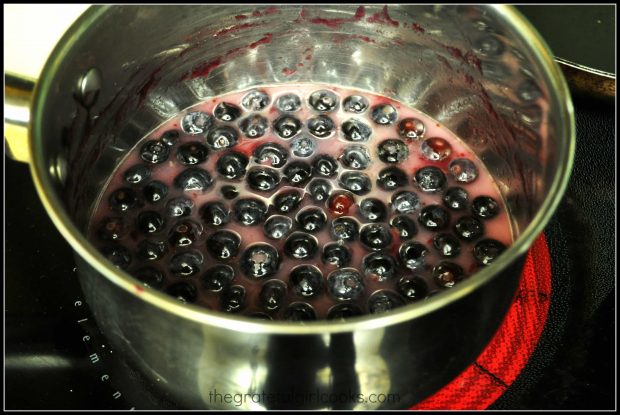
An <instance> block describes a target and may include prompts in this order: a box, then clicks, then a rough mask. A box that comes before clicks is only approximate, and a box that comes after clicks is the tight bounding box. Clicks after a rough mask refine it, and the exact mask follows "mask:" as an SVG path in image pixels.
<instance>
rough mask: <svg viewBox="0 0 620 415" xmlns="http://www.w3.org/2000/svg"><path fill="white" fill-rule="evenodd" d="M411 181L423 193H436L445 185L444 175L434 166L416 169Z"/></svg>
mask: <svg viewBox="0 0 620 415" xmlns="http://www.w3.org/2000/svg"><path fill="white" fill-rule="evenodd" d="M413 180H414V181H415V183H416V184H417V185H418V187H419V188H420V189H421V190H422V191H423V192H438V191H439V190H441V189H442V188H443V187H444V185H445V184H446V175H445V174H443V172H442V171H441V169H439V168H437V167H435V166H427V167H422V168H421V169H418V170H417V171H416V172H415V174H414V175H413Z"/></svg>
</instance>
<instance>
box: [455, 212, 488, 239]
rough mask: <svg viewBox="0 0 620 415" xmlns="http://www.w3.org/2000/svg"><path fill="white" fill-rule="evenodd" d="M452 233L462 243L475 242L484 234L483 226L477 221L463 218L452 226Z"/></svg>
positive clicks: (472, 218) (469, 217) (471, 218)
mask: <svg viewBox="0 0 620 415" xmlns="http://www.w3.org/2000/svg"><path fill="white" fill-rule="evenodd" d="M454 233H455V234H456V236H458V237H459V238H460V239H462V240H464V241H475V240H476V239H478V238H480V237H481V236H482V235H483V234H484V225H483V224H482V222H480V220H479V219H476V218H474V217H471V216H463V217H462V218H459V220H457V221H456V223H455V224H454Z"/></svg>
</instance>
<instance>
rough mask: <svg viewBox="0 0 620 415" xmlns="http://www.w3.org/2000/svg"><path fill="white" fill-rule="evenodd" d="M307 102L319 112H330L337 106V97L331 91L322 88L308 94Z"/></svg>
mask: <svg viewBox="0 0 620 415" xmlns="http://www.w3.org/2000/svg"><path fill="white" fill-rule="evenodd" d="M308 104H310V106H311V107H312V108H313V109H315V110H316V111H319V112H331V111H333V110H335V109H336V108H337V107H338V97H337V96H336V94H334V93H333V92H332V91H327V90H325V89H322V90H320V91H315V92H313V93H312V94H310V97H309V98H308Z"/></svg>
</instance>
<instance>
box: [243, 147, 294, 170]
mask: <svg viewBox="0 0 620 415" xmlns="http://www.w3.org/2000/svg"><path fill="white" fill-rule="evenodd" d="M252 155H253V156H254V161H255V162H257V163H265V162H266V161H268V162H269V163H270V164H271V167H282V166H284V165H285V164H286V162H287V160H288V151H287V150H286V149H285V148H284V147H282V146H281V145H280V144H278V143H265V144H261V145H260V146H258V147H256V149H255V150H254V153H253V154H252Z"/></svg>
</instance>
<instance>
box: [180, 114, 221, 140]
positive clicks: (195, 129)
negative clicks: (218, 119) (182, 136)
mask: <svg viewBox="0 0 620 415" xmlns="http://www.w3.org/2000/svg"><path fill="white" fill-rule="evenodd" d="M212 125H213V118H211V117H210V116H209V114H205V113H204V112H200V111H196V112H190V113H189V114H187V115H185V116H184V117H183V119H182V120H181V129H182V130H183V131H184V132H186V133H187V134H191V135H197V134H203V133H205V132H207V130H208V129H209V128H211V126H212Z"/></svg>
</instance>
